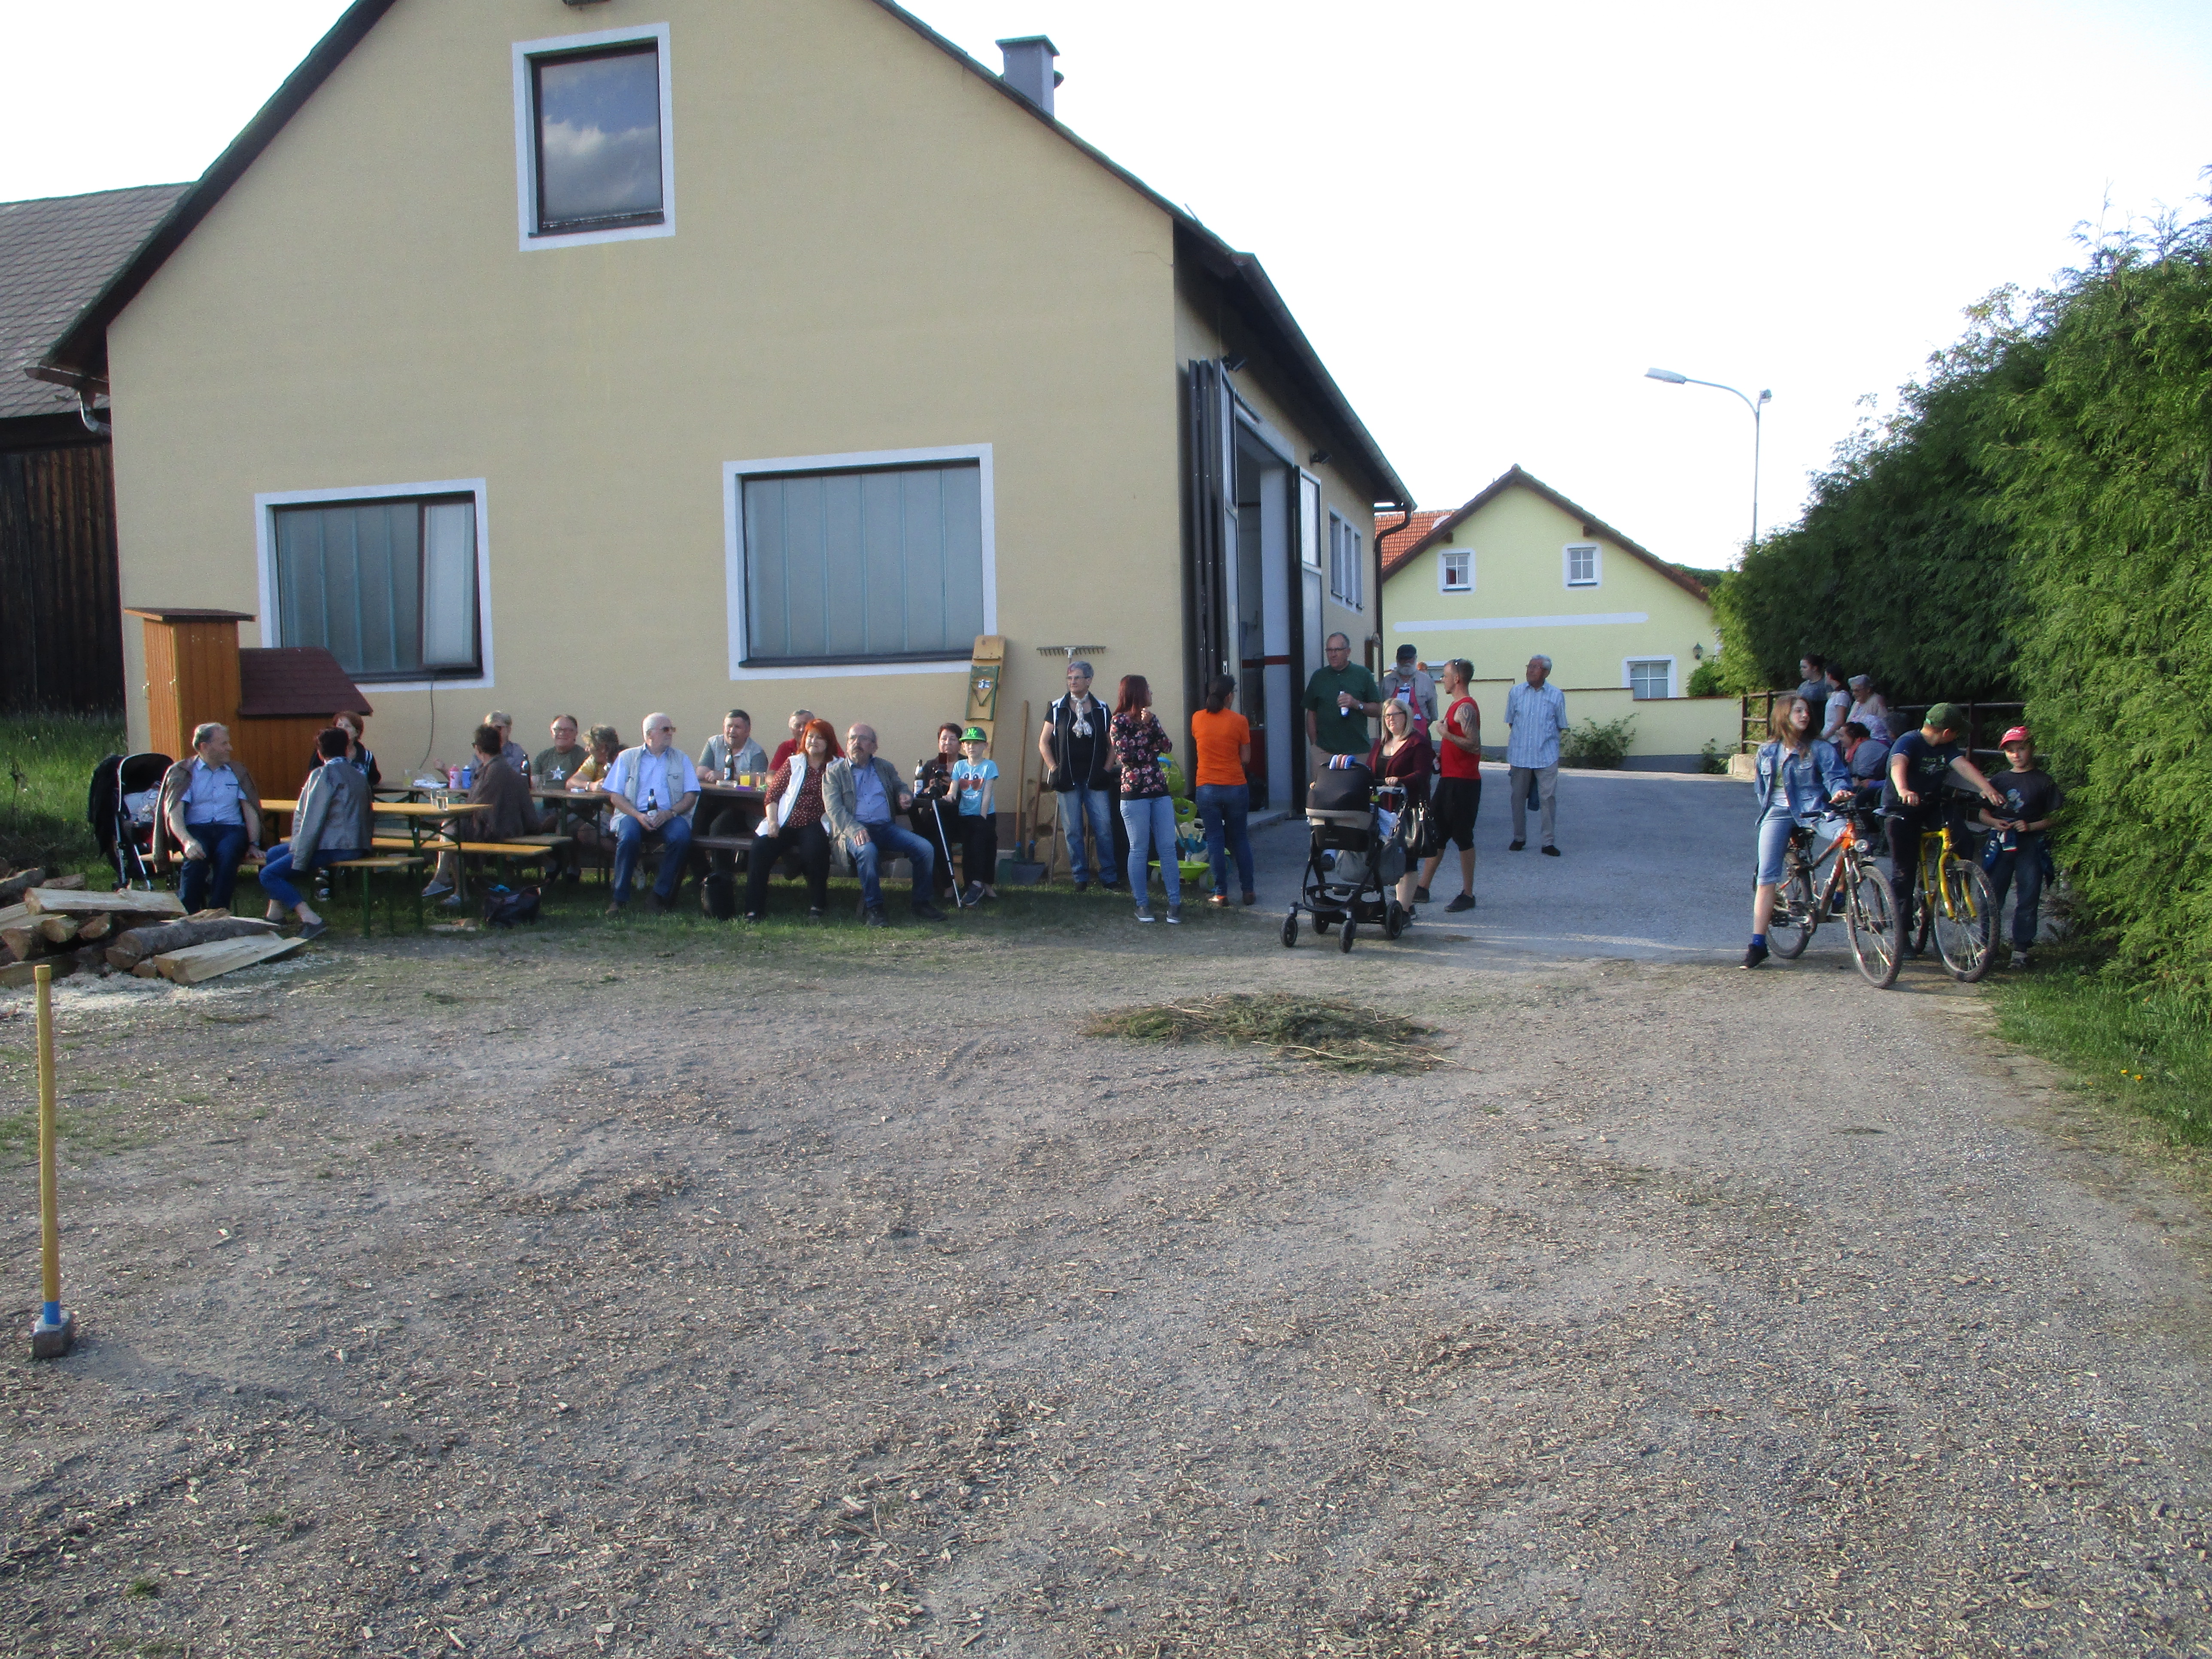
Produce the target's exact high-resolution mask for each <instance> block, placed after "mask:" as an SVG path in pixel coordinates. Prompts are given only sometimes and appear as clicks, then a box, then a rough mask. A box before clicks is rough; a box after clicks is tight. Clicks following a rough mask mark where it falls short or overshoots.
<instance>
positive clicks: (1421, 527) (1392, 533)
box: [1375, 507, 1451, 576]
mask: <svg viewBox="0 0 2212 1659" xmlns="http://www.w3.org/2000/svg"><path fill="white" fill-rule="evenodd" d="M1449 517H1451V508H1449V507H1423V508H1421V509H1420V511H1419V512H1418V513H1414V514H1413V518H1412V520H1410V521H1408V522H1407V523H1406V524H1404V525H1403V526H1401V527H1400V528H1398V529H1396V530H1386V531H1383V532H1381V533H1380V534H1378V535H1377V536H1376V538H1375V548H1376V551H1377V552H1379V553H1380V554H1382V556H1383V574H1384V575H1386V576H1387V575H1389V574H1390V573H1391V572H1392V571H1394V570H1395V569H1396V568H1398V567H1399V566H1400V565H1401V564H1403V563H1404V562H1406V559H1407V558H1408V557H1410V556H1411V551H1410V550H1411V549H1412V548H1413V544H1414V543H1416V542H1418V541H1419V540H1420V539H1421V538H1422V537H1424V536H1425V535H1427V534H1428V533H1429V532H1430V531H1431V530H1433V529H1434V528H1436V523H1437V520H1439V519H1448V518H1449Z"/></svg>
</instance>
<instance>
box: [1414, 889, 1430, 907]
mask: <svg viewBox="0 0 2212 1659" xmlns="http://www.w3.org/2000/svg"><path fill="white" fill-rule="evenodd" d="M1413 902H1414V903H1416V904H1426V903H1427V902H1429V890H1428V889H1427V888H1425V887H1416V888H1415V889H1414V890H1413Z"/></svg>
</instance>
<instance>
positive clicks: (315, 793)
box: [261, 726, 371, 939]
mask: <svg viewBox="0 0 2212 1659" xmlns="http://www.w3.org/2000/svg"><path fill="white" fill-rule="evenodd" d="M351 741H352V738H351V736H350V734H349V733H348V732H346V731H344V730H343V728H342V727H339V726H332V727H331V728H330V729H329V730H328V731H326V732H322V733H321V734H320V735H319V736H318V737H317V738H316V739H315V757H316V766H315V769H314V770H313V772H310V773H309V774H308V775H307V784H306V786H305V787H303V788H301V791H300V802H299V805H298V806H297V807H296V808H295V809H294V811H293V813H292V839H291V840H289V841H288V842H280V843H279V844H278V845H277V848H276V851H275V852H273V853H271V854H270V855H269V859H268V861H267V862H266V863H265V864H264V865H263V866H261V890H262V891H264V892H265V893H266V894H268V895H269V920H270V921H283V920H284V915H285V913H286V912H287V911H289V912H290V913H291V914H292V915H295V916H297V917H298V918H299V919H300V937H301V938H302V939H313V938H314V937H315V936H316V935H317V934H319V933H324V932H325V931H327V929H328V927H329V924H328V923H327V922H325V921H324V920H323V919H322V918H321V917H320V916H319V915H316V914H315V913H314V911H313V908H310V907H309V905H308V903H307V899H306V897H305V896H303V895H302V894H301V891H300V890H299V889H298V888H297V887H295V886H294V885H293V884H292V878H294V877H295V876H303V875H305V874H307V872H309V871H311V870H316V869H319V868H321V867H322V866H324V865H325V864H337V863H341V862H343V860H347V859H357V858H362V857H365V856H366V855H367V853H368V848H369V846H370V844H371V843H370V841H369V823H368V819H369V793H368V779H367V778H366V777H363V776H362V773H361V769H360V768H359V767H357V766H355V765H353V764H351V763H349V755H348V753H347V750H348V748H349V744H350V743H351Z"/></svg>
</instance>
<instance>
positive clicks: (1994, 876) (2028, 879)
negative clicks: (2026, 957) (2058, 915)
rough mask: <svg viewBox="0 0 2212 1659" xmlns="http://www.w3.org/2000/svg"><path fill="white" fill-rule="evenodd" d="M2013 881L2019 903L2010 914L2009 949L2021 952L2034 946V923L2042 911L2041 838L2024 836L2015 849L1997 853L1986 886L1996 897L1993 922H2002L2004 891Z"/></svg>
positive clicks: (2038, 836)
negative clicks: (2017, 884) (2018, 892)
mask: <svg viewBox="0 0 2212 1659" xmlns="http://www.w3.org/2000/svg"><path fill="white" fill-rule="evenodd" d="M2015 879H2017V880H2018V882H2019V884H2020V902H2019V904H2018V906H2017V907H2016V908H2015V909H2014V911H2013V913H2012V948H2013V949H2014V950H2015V951H2025V950H2027V949H2028V948H2029V947H2031V946H2032V945H2034V943H2035V924H2036V922H2037V920H2038V919H2039V912H2040V911H2041V910H2042V908H2043V837H2042V836H2040V835H2024V836H2021V838H2020V847H2019V848H2018V850H2016V851H2015V852H2010V853H2000V854H1997V860H1996V863H1995V864H1993V865H1991V866H1990V889H1991V890H1992V891H1994V892H1995V893H1996V896H1997V920H1998V921H1999V922H2002V921H2003V920H2004V906H2005V890H2006V889H2007V888H2008V887H2010V886H2011V885H2013V884H2014V882H2015Z"/></svg>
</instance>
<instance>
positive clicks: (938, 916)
mask: <svg viewBox="0 0 2212 1659" xmlns="http://www.w3.org/2000/svg"><path fill="white" fill-rule="evenodd" d="M914 914H915V917H916V918H917V919H918V920H920V921H944V920H945V912H944V911H942V910H940V909H939V908H937V907H936V906H935V905H933V904H932V903H931V902H929V901H928V900H927V899H923V900H921V902H919V903H917V904H916V905H915V907H914Z"/></svg>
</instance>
